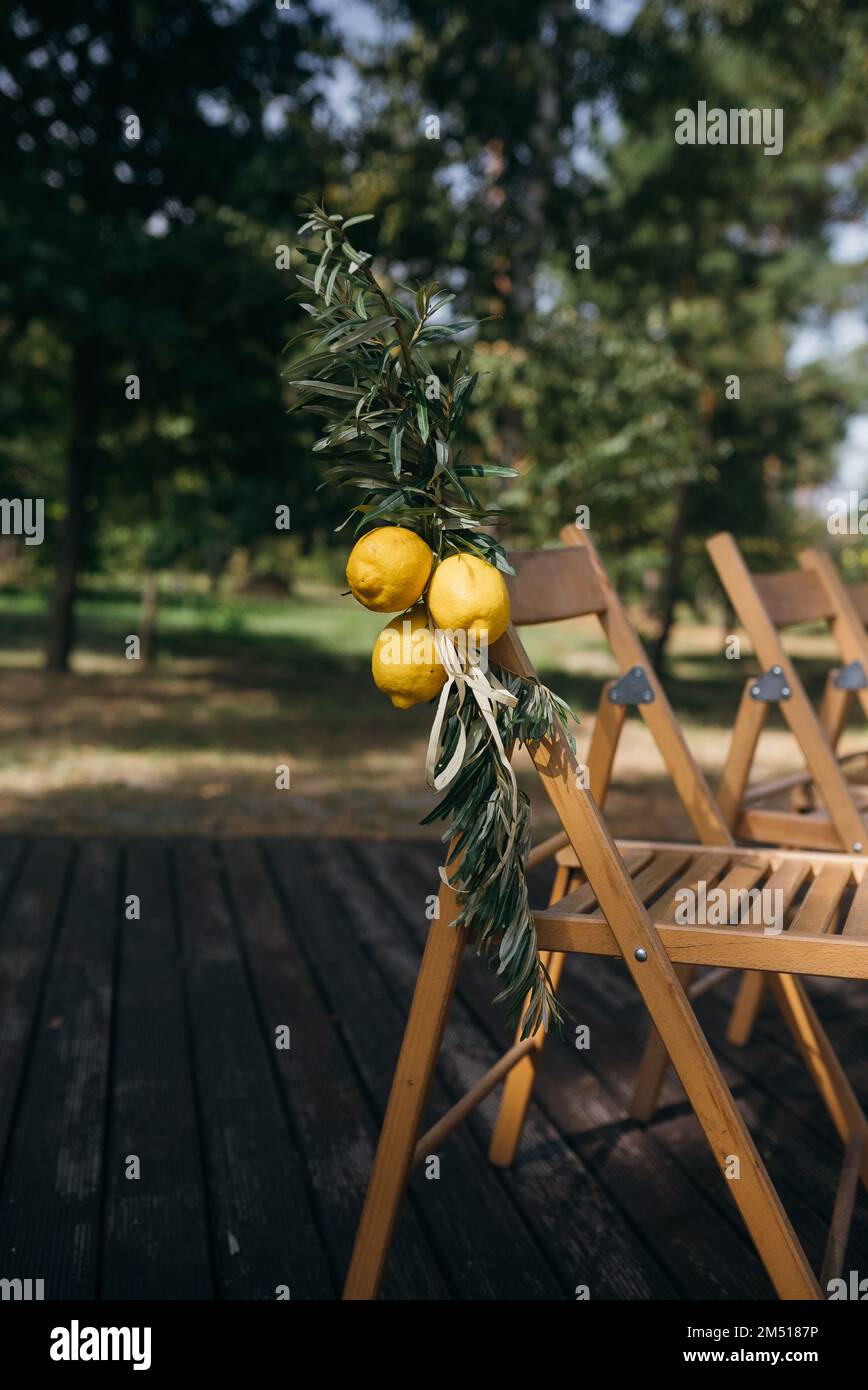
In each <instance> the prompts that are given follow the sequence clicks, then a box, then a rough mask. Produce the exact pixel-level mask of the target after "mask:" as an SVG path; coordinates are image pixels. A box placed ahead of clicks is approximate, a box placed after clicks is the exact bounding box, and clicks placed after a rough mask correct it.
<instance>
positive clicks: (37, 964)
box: [0, 839, 71, 1277]
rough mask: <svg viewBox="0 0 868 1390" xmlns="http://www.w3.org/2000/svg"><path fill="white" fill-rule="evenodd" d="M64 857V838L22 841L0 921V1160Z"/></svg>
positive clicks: (66, 858) (24, 1059)
mask: <svg viewBox="0 0 868 1390" xmlns="http://www.w3.org/2000/svg"><path fill="white" fill-rule="evenodd" d="M70 856H71V849H70V845H69V842H68V841H64V840H55V839H52V840H37V841H35V842H34V843H33V844H32V845H30V846H28V847H27V849H26V850H25V856H24V862H23V866H22V868H21V872H20V877H19V878H18V881H17V883H16V886H15V891H14V895H13V898H12V900H11V902H10V903H9V906H8V908H7V910H6V913H5V915H4V918H3V921H2V924H0V1160H2V1157H3V1155H4V1153H5V1151H6V1147H7V1144H8V1141H9V1132H10V1127H11V1122H12V1117H13V1114H14V1109H15V1104H16V1099H17V1096H18V1091H19V1087H20V1084H21V1078H22V1076H23V1074H24V1069H25V1065H26V1062H27V1057H28V1051H29V1048H30V1044H31V1040H32V1036H33V1031H34V1027H35V1022H36V1011H37V1008H38V1006H39V1000H40V995H41V990H42V986H43V981H44V976H45V971H46V966H47V964H48V959H49V954H50V951H51V948H52V943H53V939H54V932H55V926H56V922H57V917H58V913H59V911H60V907H61V903H62V895H63V891H64V886H65V879H66V874H67V871H68V869H69V864H70ZM37 1277H38V1276H37Z"/></svg>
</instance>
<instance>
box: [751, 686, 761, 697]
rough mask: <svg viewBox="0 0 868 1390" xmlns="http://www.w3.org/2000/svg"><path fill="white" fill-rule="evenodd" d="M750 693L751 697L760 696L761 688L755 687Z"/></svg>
mask: <svg viewBox="0 0 868 1390" xmlns="http://www.w3.org/2000/svg"><path fill="white" fill-rule="evenodd" d="M750 693H751V695H759V693H760V688H759V686H758V685H755V686H754V687H753V689H752V690H751V692H750Z"/></svg>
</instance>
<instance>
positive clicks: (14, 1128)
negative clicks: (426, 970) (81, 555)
mask: <svg viewBox="0 0 868 1390" xmlns="http://www.w3.org/2000/svg"><path fill="white" fill-rule="evenodd" d="M437 857H438V856H437V849H436V847H432V846H430V845H426V844H423V843H419V842H414V843H408V844H399V843H395V842H391V843H383V842H374V841H355V842H350V841H340V840H333V841H326V842H314V841H300V840H297V841H272V840H269V841H261V842H257V841H252V840H247V841H234V842H225V841H224V842H220V843H211V842H206V841H201V840H200V841H190V842H181V841H177V842H172V843H169V844H164V843H161V842H158V841H149V842H142V843H138V844H129V845H120V844H117V843H114V842H111V843H110V842H103V841H87V842H83V843H73V842H71V841H65V840H34V841H26V842H23V841H20V840H13V839H3V840H0V892H2V899H0V905H2V919H0V1008H2V1013H0V1019H2V1022H0V1155H2V1179H0V1277H2V1278H10V1279H11V1278H34V1279H37V1278H42V1279H44V1281H45V1295H46V1298H55V1299H57V1298H70V1299H71V1298H85V1299H89V1298H137V1299H148V1298H164V1299H186V1298H206V1299H207V1298H213V1297H219V1298H240V1299H274V1298H275V1297H276V1296H277V1292H276V1291H277V1290H278V1289H280V1288H288V1290H289V1291H290V1294H291V1297H292V1298H293V1299H300V1298H302V1299H303V1298H333V1297H335V1296H336V1295H337V1294H338V1292H339V1290H340V1287H341V1283H342V1279H343V1275H344V1273H345V1271H346V1267H347V1264H348V1261H349V1255H350V1250H351V1246H352V1240H353V1235H354V1231H355V1225H356V1222H357V1220H358V1216H359V1211H360V1208H361V1203H362V1198H363V1195H364V1190H365V1185H366V1181H367V1177H368V1173H369V1171H370V1166H371V1162H372V1157H373V1149H374V1144H375V1140H376V1134H377V1130H378V1125H379V1121H380V1119H381V1116H382V1112H383V1108H384V1105H385V1100H386V1096H387V1093H388V1087H389V1082H390V1079H391V1073H392V1068H393V1066H394V1063H395V1058H396V1055H397V1051H398V1047H399V1043H400V1037H401V1031H402V1026H403V1021H404V1016H405V1013H406V1010H407V1007H408V1004H409V1000H410V996H411V992H412V987H413V983H414V979H415V974H416V969H417V966H418V960H419V956H420V952H421V948H422V943H423V938H424V932H425V926H426V919H425V902H426V897H427V895H428V894H430V893H432V892H434V891H435V889H436V863H437ZM535 888H536V890H537V899H538V900H539V901H542V899H543V897H544V895H545V891H546V888H547V875H546V874H542V875H541V876H539V877H537V879H536V883H535ZM132 895H134V896H135V897H136V898H137V899H138V900H139V904H140V916H139V917H136V916H135V915H134V912H135V908H134V905H133V907H130V905H129V900H130V898H131V896H132ZM130 912H132V913H133V915H132V916H128V913H130ZM811 989H812V994H813V997H814V999H815V1000H816V1002H817V1005H818V1010H819V1012H820V1013H821V1016H822V1018H823V1020H824V1022H825V1023H826V1026H827V1028H828V1031H829V1034H830V1036H831V1038H832V1041H833V1043H834V1044H835V1045H836V1047H837V1048H838V1049H839V1051H840V1055H841V1057H842V1060H843V1061H844V1063H845V1065H846V1066H847V1068H848V1072H849V1075H850V1077H851V1080H852V1081H853V1083H854V1085H855V1087H856V1089H857V1092H858V1093H859V1094H860V1095H861V1096H865V1095H866V1094H868V1061H866V1056H865V1047H864V1039H863V1037H862V1034H861V1021H860V1020H861V1019H862V1018H864V1016H865V1013H866V1005H868V989H866V987H865V986H864V985H863V986H854V987H853V988H852V989H849V988H846V987H845V986H842V985H838V984H837V983H835V982H832V981H816V982H812V985H811ZM496 992H497V991H496V985H495V982H494V980H493V978H492V976H491V975H490V974H489V973H488V972H487V971H486V970H485V969H484V968H483V967H482V966H481V965H480V963H479V962H478V961H475V960H468V962H467V963H466V965H465V968H464V970H463V972H462V976H461V981H460V985H459V994H458V997H457V998H456V1001H455V1004H454V1007H453V1010H452V1014H451V1016H450V1025H449V1029H448V1032H447V1043H446V1050H445V1052H444V1055H443V1058H442V1059H441V1065H440V1068H439V1071H438V1075H437V1079H436V1082H435V1086H434V1094H433V1096H432V1102H431V1114H432V1117H433V1116H434V1115H435V1114H437V1113H440V1112H442V1111H443V1110H445V1109H447V1108H448V1107H449V1105H450V1104H451V1103H452V1102H453V1101H454V1100H455V1099H456V1098H457V1097H458V1096H459V1095H460V1094H461V1093H462V1092H463V1091H464V1090H466V1089H467V1087H468V1086H469V1085H470V1084H472V1083H473V1081H474V1080H476V1079H477V1078H478V1076H479V1075H480V1074H481V1073H482V1072H483V1071H484V1070H485V1069H486V1068H487V1067H488V1066H489V1065H490V1064H491V1062H492V1061H494V1060H495V1058H496V1057H497V1056H498V1055H499V1052H500V1051H502V1050H503V1048H504V1046H505V1045H506V1044H507V1042H508V1041H509V1038H508V1034H507V1032H506V1030H505V1027H504V1024H503V1017H502V1014H501V1012H500V1010H499V1008H494V1007H492V1005H491V1002H490V1001H491V999H492V997H493V995H494V994H495V993H496ZM732 994H733V986H732V984H730V983H727V984H726V985H724V986H723V987H720V988H718V989H717V990H714V991H711V992H709V993H707V994H706V995H705V996H703V998H702V999H701V1001H700V1002H699V1005H698V1013H699V1016H700V1019H701V1021H702V1023H703V1025H704V1026H705V1028H706V1029H707V1032H708V1034H709V1038H710V1040H711V1042H712V1046H713V1047H714V1049H715V1051H716V1053H717V1055H718V1057H720V1059H721V1061H722V1064H723V1067H724V1070H725V1073H726V1075H727V1078H728V1080H729V1081H730V1083H731V1085H732V1086H733V1090H734V1093H735V1095H736V1098H737V1100H738V1101H739V1103H740V1105H741V1106H742V1108H743V1110H744V1112H745V1115H746V1117H747V1119H748V1122H749V1123H750V1124H751V1127H752V1130H753V1133H754V1136H755V1138H756V1139H757V1141H758V1145H759V1148H760V1151H761V1153H762V1155H763V1157H764V1158H765V1160H766V1162H767V1163H768V1165H769V1168H770V1171H771V1174H772V1177H773V1179H774V1181H775V1182H776V1184H777V1185H778V1188H779V1191H780V1193H781V1196H782V1198H783V1200H784V1202H785V1205H786V1207H787V1210H788V1212H789V1214H790V1216H791V1218H792V1220H793V1222H794V1224H795V1226H796V1229H797V1231H798V1232H799V1235H800V1236H801V1237H802V1239H803V1240H804V1242H805V1245H806V1249H807V1252H808V1255H809V1257H810V1259H811V1261H812V1264H813V1265H814V1267H815V1268H819V1265H820V1261H821V1258H822V1253H823V1247H824V1244H825V1239H826V1233H827V1229H828V1223H829V1219H830V1216H831V1210H832V1203H833V1200H834V1192H835V1185H836V1182H837V1177H838V1171H839V1166H840V1159H841V1155H840V1145H839V1144H838V1141H837V1138H836V1136H835V1133H834V1130H833V1128H832V1125H831V1122H830V1121H829V1119H828V1117H827V1115H826V1112H825V1110H824V1109H823V1107H822V1105H821V1103H820V1101H819V1099H818V1097H817V1095H816V1092H815V1091H814V1089H813V1086H812V1084H811V1083H810V1081H809V1079H808V1077H807V1074H806V1072H805V1071H804V1068H803V1067H802V1065H801V1063H800V1062H799V1060H798V1059H797V1058H796V1057H795V1056H794V1054H793V1050H792V1048H791V1046H790V1041H789V1035H788V1034H787V1033H786V1030H785V1027H784V1025H783V1023H782V1021H781V1020H780V1018H779V1017H778V1016H777V1015H776V1013H775V1012H774V1011H773V1007H772V1006H771V1005H768V1006H767V1007H766V1009H765V1011H764V1012H763V1014H762V1016H761V1019H760V1022H759V1025H758V1028H757V1031H756V1034H755V1037H754V1040H753V1041H752V1043H751V1045H750V1046H749V1047H748V1048H747V1049H744V1050H738V1049H733V1048H730V1047H728V1046H727V1045H726V1043H725V1042H724V1041H723V1030H724V1025H725V1021H726V1016H727V1003H728V1001H729V1000H731V998H732ZM561 996H562V998H563V1000H564V1002H565V1003H566V1005H567V1007H568V1009H569V1010H570V1012H571V1014H572V1021H571V1024H570V1027H569V1030H568V1033H569V1032H571V1031H572V1029H573V1028H574V1027H575V1025H576V1024H579V1023H582V1024H588V1025H589V1026H590V1037H591V1046H590V1049H589V1050H587V1051H578V1050H576V1049H575V1048H574V1047H572V1046H570V1044H569V1037H568V1038H567V1042H566V1043H559V1042H557V1041H555V1040H551V1041H550V1042H549V1043H548V1044H547V1046H546V1048H545V1051H544V1056H543V1061H542V1064H541V1068H540V1074H539V1080H538V1083H537V1088H536V1092H535V1100H534V1103H533V1104H532V1107H531V1111H530V1115H529V1120H528V1124H527V1127H526V1130H525V1134H524V1137H523V1140H522V1146H521V1150H520V1154H519V1161H518V1162H517V1164H516V1166H515V1168H514V1169H513V1170H511V1171H509V1172H503V1171H500V1170H497V1169H494V1168H492V1167H490V1166H489V1164H488V1162H487V1159H486V1143H487V1139H488V1135H489V1134H490V1131H491V1126H492V1122H493V1117H494V1114H495V1111H496V1105H497V1100H498V1096H499V1093H497V1092H496V1093H495V1094H494V1096H492V1097H489V1099H488V1100H487V1101H486V1102H485V1104H484V1105H483V1106H482V1107H481V1109H480V1110H479V1111H478V1112H477V1113H476V1115H475V1116H474V1117H473V1119H472V1120H471V1121H470V1122H469V1123H468V1124H466V1125H465V1126H463V1127H462V1129H461V1130H459V1131H458V1132H457V1134H455V1135H454V1136H453V1137H452V1138H451V1139H449V1140H448V1141H447V1143H446V1144H445V1145H444V1147H443V1151H442V1153H441V1155H440V1158H441V1169H440V1177H439V1179H438V1180H428V1179H426V1177H425V1173H424V1171H418V1172H417V1173H415V1174H414V1176H413V1178H412V1180H411V1183H410V1192H409V1199H408V1201H407V1202H406V1203H405V1205H404V1208H403V1212H402V1216H401V1219H400V1222H399V1226H398V1232H397V1236H396V1241H395V1245H394V1247H393V1252H392V1258H391V1260H390V1263H389V1267H388V1273H387V1278H386V1284H385V1289H384V1293H385V1296H386V1297H389V1298H405V1299H406V1298H413V1299H439V1298H457V1299H572V1298H574V1297H575V1289H576V1286H577V1285H587V1286H588V1287H589V1290H590V1295H591V1297H592V1298H594V1299H601V1298H602V1299H606V1298H609V1299H659V1298H685V1299H704V1298H727V1299H733V1298H754V1299H764V1298H770V1297H772V1290H771V1286H770V1284H769V1282H768V1280H767V1278H766V1276H765V1274H764V1272H763V1270H762V1267H761V1266H760V1264H759V1261H758V1259H757V1257H756V1255H755V1254H754V1252H753V1248H752V1246H751V1245H750V1244H749V1242H748V1240H747V1238H746V1236H745V1235H744V1233H743V1230H742V1227H741V1224H740V1221H739V1219H738V1215H737V1213H736V1210H735V1206H734V1204H733V1203H732V1202H731V1200H730V1198H729V1196H728V1194H727V1192H726V1190H725V1187H724V1184H723V1182H722V1181H721V1179H720V1176H719V1174H718V1172H717V1170H716V1167H715V1164H714V1163H713V1161H712V1158H711V1155H710V1153H709V1152H708V1150H707V1148H706V1145H705V1142H704V1140H703V1139H702V1136H701V1134H700V1131H699V1128H698V1126H697V1124H696V1122H695V1120H694V1119H693V1116H692V1114H691V1113H690V1111H689V1109H688V1107H687V1104H686V1102H685V1101H684V1098H683V1095H682V1094H681V1092H680V1090H679V1088H678V1086H677V1084H676V1083H675V1082H674V1081H671V1080H670V1082H669V1084H668V1087H667V1090H666V1093H665V1095H664V1101H663V1105H662V1107H661V1110H660V1112H659V1114H658V1115H657V1117H656V1119H655V1121H654V1123H653V1124H651V1125H650V1126H648V1127H647V1128H644V1127H642V1126H639V1125H636V1124H633V1123H632V1122H631V1121H629V1120H628V1119H627V1118H626V1115H625V1104H626V1101H627V1098H628V1096H629V1094H630V1090H631V1085H632V1079H633V1076H634V1074H635V1069H636V1066H637V1063H638V1059H639V1057H640V1054H641V1047H642V1042H643V1040H644V1034H645V1021H644V1016H643V1010H642V1008H641V1005H640V1003H639V1002H638V996H637V995H636V994H635V991H634V990H633V987H632V985H631V983H630V980H629V977H628V976H627V973H626V971H625V970H624V969H623V967H622V966H621V964H620V962H616V961H612V960H606V959H587V958H585V959H581V960H580V959H573V960H571V961H570V962H569V964H568V968H567V972H566V975H565V980H564V984H563V986H562V990H561ZM283 1028H287V1029H289V1040H290V1046H289V1048H288V1050H287V1049H281V1048H279V1047H278V1046H277V1045H276V1041H275V1040H276V1037H277V1033H278V1030H280V1029H283ZM850 1268H856V1269H861V1270H862V1271H863V1272H868V1208H866V1204H865V1202H864V1199H863V1195H862V1193H861V1191H860V1195H859V1203H858V1208H857V1212H856V1215H855V1218H854V1222H853V1227H852V1234H851V1244H850V1248H849V1251H848V1257H847V1260H846V1261H845V1269H850Z"/></svg>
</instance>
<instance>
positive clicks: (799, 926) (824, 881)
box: [790, 864, 851, 936]
mask: <svg viewBox="0 0 868 1390" xmlns="http://www.w3.org/2000/svg"><path fill="white" fill-rule="evenodd" d="M850 877H851V874H850V868H849V866H848V865H846V864H842V865H837V864H825V865H824V866H823V868H822V869H821V870H820V872H819V873H818V874H817V876H816V878H815V879H814V881H813V883H812V884H811V886H810V888H809V889H808V891H807V894H806V895H805V900H804V902H803V903H802V905H801V907H800V908H799V909H798V911H797V912H796V915H795V917H794V918H793V922H792V925H791V927H790V932H791V933H796V934H797V935H802V934H806V935H808V936H822V935H823V933H824V932H827V931H829V930H830V929H831V928H832V927H833V926H834V924H835V923H836V920H837V912H838V907H839V904H840V902H841V898H842V897H843V894H844V889H845V888H846V887H847V884H848V883H849V882H850Z"/></svg>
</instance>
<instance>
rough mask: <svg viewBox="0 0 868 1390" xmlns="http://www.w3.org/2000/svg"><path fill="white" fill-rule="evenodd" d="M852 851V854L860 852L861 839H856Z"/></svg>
mask: <svg viewBox="0 0 868 1390" xmlns="http://www.w3.org/2000/svg"><path fill="white" fill-rule="evenodd" d="M853 853H854V854H861V853H862V841H861V840H857V841H856V843H855V844H854V846H853Z"/></svg>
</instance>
